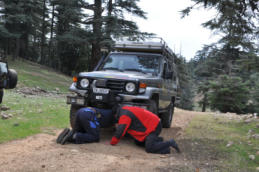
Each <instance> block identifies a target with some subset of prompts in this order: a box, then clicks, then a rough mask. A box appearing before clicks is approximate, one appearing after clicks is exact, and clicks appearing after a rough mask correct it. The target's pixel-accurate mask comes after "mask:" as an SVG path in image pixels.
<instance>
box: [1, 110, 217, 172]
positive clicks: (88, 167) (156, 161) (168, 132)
mask: <svg viewBox="0 0 259 172" xmlns="http://www.w3.org/2000/svg"><path fill="white" fill-rule="evenodd" d="M197 114H201V113H200V112H189V111H184V110H180V109H176V110H175V115H174V119H173V123H172V126H171V128H169V129H163V131H162V136H163V137H164V138H165V139H170V138H175V139H176V140H177V142H178V143H179V145H180V148H181V149H182V153H181V154H177V153H176V152H175V151H174V150H173V149H172V153H171V154H169V155H157V154H149V153H146V152H145V150H144V149H143V148H141V147H137V146H136V145H135V144H134V142H133V141H132V140H131V139H130V138H123V139H122V140H121V141H120V142H119V144H118V145H116V146H111V145H110V144H109V141H110V139H111V137H112V134H113V131H112V130H111V129H105V130H102V133H101V141H100V142H99V143H92V144H82V145H74V144H67V145H59V144H56V142H55V140H56V137H57V135H58V134H59V133H60V132H61V130H59V131H55V133H54V134H38V135H35V136H31V137H28V138H26V139H23V140H15V141H11V142H8V143H4V144H1V145H0V171H1V172H5V171H8V172H12V171H19V172H30V171H32V172H38V171H48V172H49V171H50V172H52V171H53V172H54V171H55V172H57V171H64V172H67V171H69V172H70V171H76V172H77V171H79V172H80V171H211V169H213V168H214V166H213V165H211V164H213V161H214V160H216V159H215V158H217V156H215V155H211V154H208V155H206V154H202V155H201V156H197V154H200V153H201V147H202V145H200V143H191V141H189V140H186V139H185V138H184V135H183V134H182V133H183V130H184V128H185V127H186V126H188V123H189V122H190V121H191V119H192V118H193V117H194V116H195V115H197ZM202 149H203V150H204V152H207V150H206V148H202Z"/></svg>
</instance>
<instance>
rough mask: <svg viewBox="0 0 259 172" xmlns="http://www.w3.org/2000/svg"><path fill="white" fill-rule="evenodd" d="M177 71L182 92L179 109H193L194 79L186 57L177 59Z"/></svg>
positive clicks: (180, 92) (180, 91) (180, 93)
mask: <svg viewBox="0 0 259 172" xmlns="http://www.w3.org/2000/svg"><path fill="white" fill-rule="evenodd" d="M177 69H178V76H179V85H180V88H179V89H180V90H178V91H179V95H180V102H179V104H178V105H177V107H179V108H182V109H187V110H192V109H193V92H192V90H193V88H192V85H193V84H192V79H191V77H190V71H189V70H188V65H187V62H186V60H185V58H184V57H182V56H180V57H178V58H177Z"/></svg>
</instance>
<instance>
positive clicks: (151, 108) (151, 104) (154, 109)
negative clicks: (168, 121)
mask: <svg viewBox="0 0 259 172" xmlns="http://www.w3.org/2000/svg"><path fill="white" fill-rule="evenodd" d="M148 110H149V111H150V112H152V113H154V114H156V115H157V114H158V108H157V103H156V101H155V100H150V101H149V107H148Z"/></svg>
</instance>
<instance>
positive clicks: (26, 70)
mask: <svg viewBox="0 0 259 172" xmlns="http://www.w3.org/2000/svg"><path fill="white" fill-rule="evenodd" d="M8 65H9V68H13V69H15V70H16V71H17V73H18V78H19V82H18V84H19V85H18V87H19V86H21V87H23V86H26V87H39V88H41V89H44V90H47V91H53V90H55V89H56V88H59V89H60V91H62V92H68V87H69V86H70V84H71V82H72V78H71V77H68V76H66V75H64V74H61V73H58V72H56V71H54V70H53V69H51V68H48V67H45V66H42V65H39V64H36V63H33V62H30V61H25V60H15V61H9V62H8Z"/></svg>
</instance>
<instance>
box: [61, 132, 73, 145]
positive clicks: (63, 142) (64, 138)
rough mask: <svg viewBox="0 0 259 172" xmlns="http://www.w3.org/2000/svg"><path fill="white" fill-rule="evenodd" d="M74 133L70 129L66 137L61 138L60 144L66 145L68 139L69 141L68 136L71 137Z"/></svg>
mask: <svg viewBox="0 0 259 172" xmlns="http://www.w3.org/2000/svg"><path fill="white" fill-rule="evenodd" d="M73 134H74V133H73V132H71V131H69V132H68V133H67V134H66V135H65V136H64V137H63V139H62V140H61V142H60V144H62V145H64V144H65V143H66V142H67V141H68V138H70V137H71V136H72V135H73Z"/></svg>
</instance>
